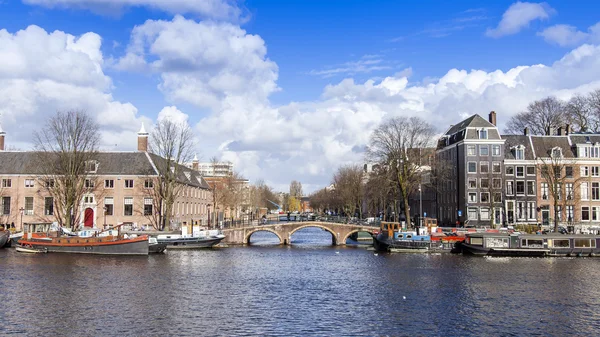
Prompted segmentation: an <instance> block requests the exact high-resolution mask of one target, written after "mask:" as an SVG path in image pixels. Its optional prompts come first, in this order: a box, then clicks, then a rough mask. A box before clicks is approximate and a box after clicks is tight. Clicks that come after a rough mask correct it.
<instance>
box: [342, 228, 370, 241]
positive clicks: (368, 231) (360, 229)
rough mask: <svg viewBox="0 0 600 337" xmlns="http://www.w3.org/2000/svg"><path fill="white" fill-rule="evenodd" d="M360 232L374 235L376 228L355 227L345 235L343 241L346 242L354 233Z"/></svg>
mask: <svg viewBox="0 0 600 337" xmlns="http://www.w3.org/2000/svg"><path fill="white" fill-rule="evenodd" d="M358 232H365V233H369V234H371V236H373V233H374V230H365V228H357V229H353V230H351V231H350V232H348V234H346V236H345V237H344V241H342V242H346V241H348V239H349V238H350V236H351V235H352V234H354V233H358Z"/></svg>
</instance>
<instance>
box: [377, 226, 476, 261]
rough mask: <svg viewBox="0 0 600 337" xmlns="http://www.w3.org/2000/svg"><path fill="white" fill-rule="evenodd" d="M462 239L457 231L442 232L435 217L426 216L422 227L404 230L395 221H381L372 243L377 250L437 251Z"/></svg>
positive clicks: (452, 245) (448, 248) (449, 247)
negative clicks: (379, 228)
mask: <svg viewBox="0 0 600 337" xmlns="http://www.w3.org/2000/svg"><path fill="white" fill-rule="evenodd" d="M462 240H464V236H461V235H458V234H457V233H444V232H442V231H441V229H440V228H439V227H437V223H436V221H435V219H429V218H426V219H425V222H424V226H423V227H419V228H417V229H416V230H415V231H405V230H403V229H402V225H401V224H400V223H396V222H382V223H381V230H380V231H379V233H378V234H377V235H375V236H374V240H373V245H374V246H375V249H376V250H378V251H390V252H414V253H418V252H437V251H450V250H452V249H453V248H454V245H455V243H456V242H459V241H462Z"/></svg>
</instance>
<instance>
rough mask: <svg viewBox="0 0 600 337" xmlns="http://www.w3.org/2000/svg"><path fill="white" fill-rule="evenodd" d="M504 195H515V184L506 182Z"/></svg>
mask: <svg viewBox="0 0 600 337" xmlns="http://www.w3.org/2000/svg"><path fill="white" fill-rule="evenodd" d="M506 194H507V195H513V194H515V182H514V181H507V182H506Z"/></svg>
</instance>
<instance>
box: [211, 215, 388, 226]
mask: <svg viewBox="0 0 600 337" xmlns="http://www.w3.org/2000/svg"><path fill="white" fill-rule="evenodd" d="M305 221H311V222H314V221H319V222H331V223H341V224H353V225H361V226H368V227H379V225H380V224H381V221H380V220H379V219H376V220H374V221H373V220H371V221H367V220H366V219H357V218H348V217H342V216H305V215H300V214H290V216H289V218H288V216H287V214H278V215H270V216H269V217H268V218H266V219H262V218H260V219H242V220H232V219H229V220H227V219H226V220H223V221H221V223H220V225H221V226H222V228H223V229H228V228H242V227H248V226H259V225H273V224H278V223H288V222H305Z"/></svg>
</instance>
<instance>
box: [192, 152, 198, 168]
mask: <svg viewBox="0 0 600 337" xmlns="http://www.w3.org/2000/svg"><path fill="white" fill-rule="evenodd" d="M192 169H193V170H194V171H198V156H196V154H194V160H192Z"/></svg>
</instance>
